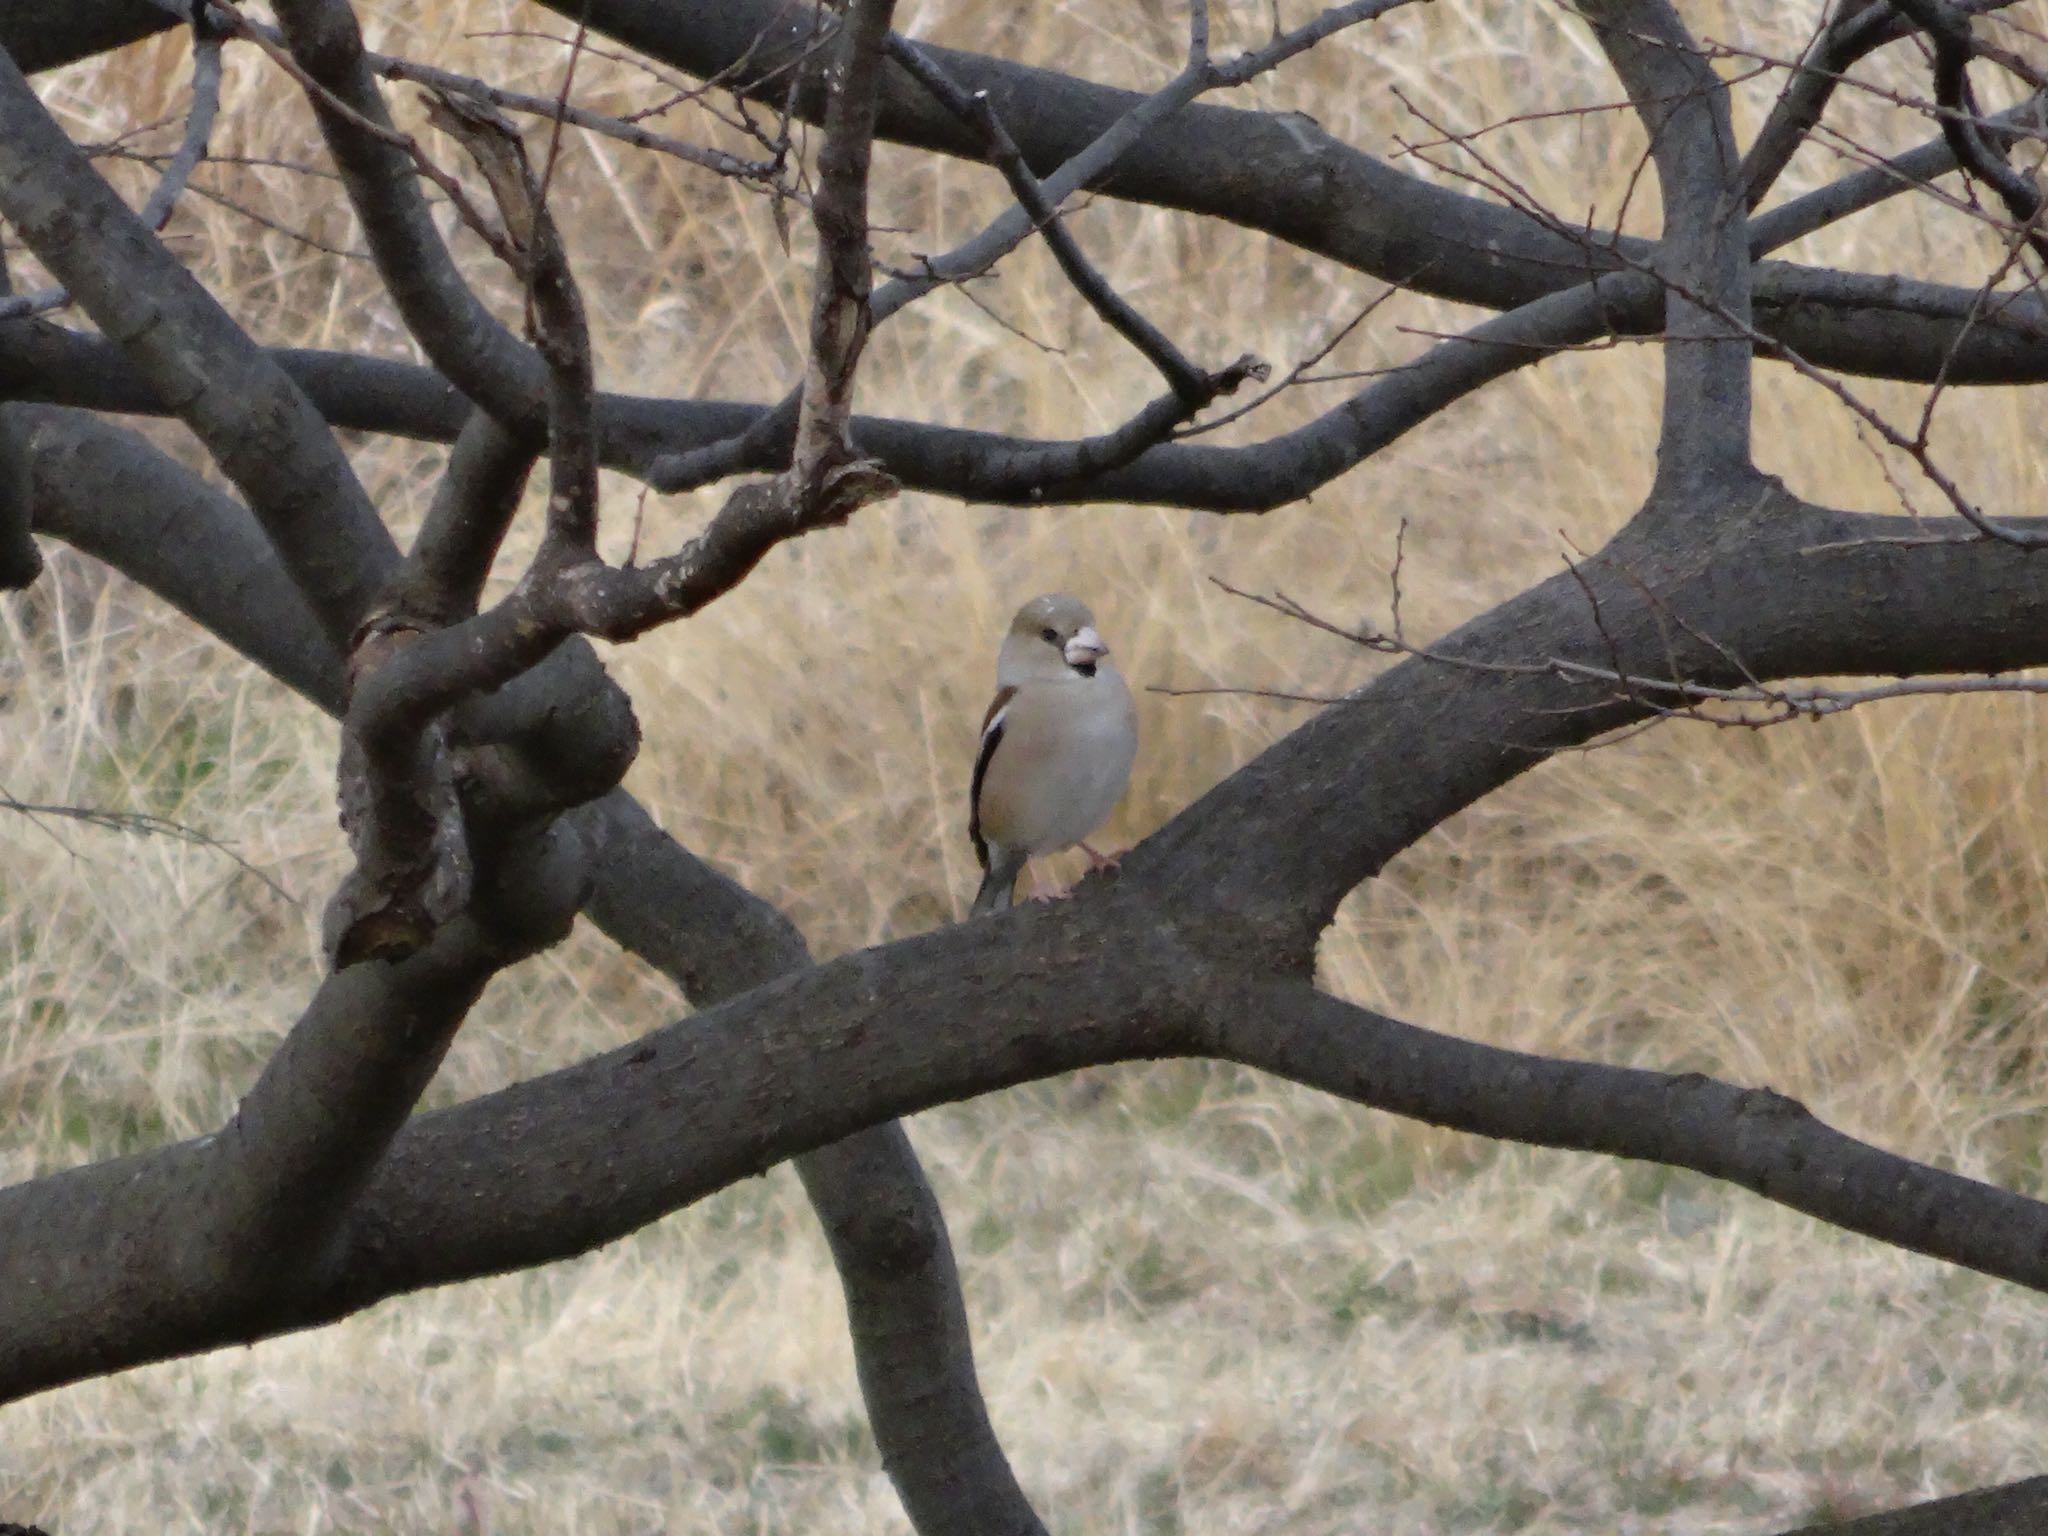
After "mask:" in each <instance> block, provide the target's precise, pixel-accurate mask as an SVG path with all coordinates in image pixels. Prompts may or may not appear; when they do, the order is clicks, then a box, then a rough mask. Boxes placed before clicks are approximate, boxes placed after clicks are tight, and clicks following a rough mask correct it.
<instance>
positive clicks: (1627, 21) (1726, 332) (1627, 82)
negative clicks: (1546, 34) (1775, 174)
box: [1578, 0, 1751, 492]
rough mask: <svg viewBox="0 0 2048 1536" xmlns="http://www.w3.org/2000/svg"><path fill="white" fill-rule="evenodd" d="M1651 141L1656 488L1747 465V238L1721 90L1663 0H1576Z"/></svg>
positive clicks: (1684, 485) (1690, 484)
mask: <svg viewBox="0 0 2048 1536" xmlns="http://www.w3.org/2000/svg"><path fill="white" fill-rule="evenodd" d="M1578 8H1579V11H1580V13H1581V14H1582V15H1583V16H1585V18H1586V19H1587V20H1588V21H1589V22H1591V23H1592V26H1593V35H1594V37H1596V38H1597V39H1598V40H1599V43H1600V46H1601V47H1602V48H1603V49H1605V50H1606V53H1607V59H1608V62H1609V63H1610V64H1612V65H1613V66H1614V71H1615V73H1616V74H1617V75H1619V76H1620V77H1621V83H1622V86H1623V88H1624V89H1626V90H1627V92H1628V96H1629V100H1630V101H1631V102H1633V103H1634V104H1635V109H1636V113H1637V115H1638V116H1640V117H1641V118H1642V120H1643V126H1644V127H1645V128H1646V129H1647V130H1648V132H1649V137H1650V153H1651V155H1652V156H1653V157H1654V158H1655V160H1656V163H1657V184H1658V186H1659V188H1660V189H1661V191H1662V195H1663V202H1664V233H1663V236H1662V238H1661V239H1659V241H1658V243H1657V255H1656V258H1655V264H1654V266H1653V268H1652V270H1654V271H1655V272H1656V273H1657V274H1658V276H1659V277H1660V278H1662V279H1663V281H1664V282H1665V283H1666V284H1667V291H1666V295H1665V319H1664V338H1665V340H1664V407H1663V410H1664V420H1663V427H1662V430H1661V431H1660V433H1659V436H1658V440H1657V483H1658V486H1659V488H1660V489H1664V488H1669V489H1672V490H1677V491H1680V492H1684V491H1687V490H1692V489H1696V488H1698V487H1701V486H1705V485H1708V484H1711V483H1713V482H1715V481H1717V480H1721V479H1724V478H1726V477H1729V476H1734V477H1737V478H1738V479H1739V478H1741V477H1742V476H1744V475H1746V474H1747V473H1748V472H1749V470H1750V456H1749V416H1750V405H1749V395H1750V388H1749V385H1750V366H1751V364H1750V342H1749V338H1748V336H1747V335H1744V334H1740V333H1739V332H1738V333H1735V334H1731V330H1732V327H1731V325H1730V320H1731V318H1732V319H1733V320H1734V321H1735V322H1736V323H1737V325H1740V326H1747V325H1748V323H1749V282H1750V259H1749V242H1748V237H1747V230H1746V227H1745V214H1746V205H1745V203H1744V201H1743V196H1742V190H1743V189H1742V180H1741V156H1740V153H1739V151H1738V150H1737V149H1736V147H1735V128H1734V125H1733V123H1732V122H1731V121H1730V119H1729V115H1728V88H1727V86H1725V85H1724V84H1722V82H1721V78H1720V76H1718V75H1716V74H1715V73H1714V69H1713V66H1712V65H1711V64H1709V63H1708V62H1707V60H1706V58H1705V56H1704V55H1702V54H1701V52H1700V50H1699V45H1698V44H1697V43H1695V42H1694V41H1693V39H1692V37H1691V35H1690V34H1689V33H1688V32H1687V31H1686V29H1685V23H1684V22H1682V21H1680V20H1679V18H1678V13H1677V12H1676V11H1675V10H1673V9H1672V8H1671V6H1670V5H1669V4H1668V3H1667V0H1579V7H1578Z"/></svg>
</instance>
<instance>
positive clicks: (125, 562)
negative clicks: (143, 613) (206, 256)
mask: <svg viewBox="0 0 2048 1536" xmlns="http://www.w3.org/2000/svg"><path fill="white" fill-rule="evenodd" d="M7 409H8V411H9V412H10V413H17V412H18V413H19V414H18V416H17V420H18V421H19V422H20V423H21V426H22V428H23V434H24V442H23V448H24V453H25V469H26V471H27V474H28V494H29V508H30V511H31V513H32V514H33V516H34V519H35V527H36V529H37V531H39V532H41V533H44V534H47V535H49V536H50V537H52V538H58V539H62V540H63V541H64V542H65V543H67V544H70V545H72V546H74V547H75V548H78V549H82V550H84V551H85V552H86V553H87V554H89V555H91V556H93V557H94V558H95V559H98V560H103V561H105V562H106V563H107V564H108V565H110V566H112V567H113V568H114V569H115V570H117V571H120V572H122V573H123V574H124V575H126V576H127V577H128V578H129V579H130V580H132V581H135V582H138V583H140V584H141V585H142V586H144V587H147V588H148V589H149V590H150V591H152V592H154V593H156V595H157V596H159V597H161V598H162V599H163V600H164V601H165V602H167V603H169V604H170V605H171V606H172V607H173V608H175V609H177V610H178V611H179V612H181V613H184V614H188V615H190V616H191V617H192V618H194V619H196V620H197V621H198V622H199V623H200V624H202V625H204V626H205V627H206V628H207V629H209V630H211V631H212V632H213V633H214V634H215V635H216V636H218V637H219V638H220V639H221V640H223V641H225V642H226V643H227V644H229V645H231V646H233V647H234V648H235V649H236V650H238V651H240V652H241V653H242V654H243V655H244V656H247V657H249V658H250V659H251V660H252V661H254V662H255V663H256V664H257V665H258V666H260V667H262V668H263V669H264V670H265V671H267V672H269V673H270V674H271V675H272V676H273V677H275V678H277V679H278V680H279V681H280V682H282V683H284V684H285V685H286V686H288V687H290V688H292V689H294V690H296V691H297V692H299V693H301V694H304V695H305V696H306V697H307V698H309V699H311V700H312V701H313V702H314V703H315V704H318V705H319V706H320V707H321V708H322V709H325V710H326V711H328V712H329V713H330V714H332V713H336V712H338V711H339V709H340V708H341V700H342V692H343V677H342V658H341V650H340V648H339V647H338V646H337V645H336V644H335V643H334V642H333V641H331V640H329V639H328V638H327V636H326V634H325V633H324V631H323V630H322V629H321V626H320V622H319V619H318V618H317V617H316V616H315V615H314V613H313V611H312V609H311V608H309V607H308V606H307V604H306V600H305V597H304V595H303V594H302V593H301V592H300V591H299V589H298V587H297V586H295V585H294V584H293V582H292V580H291V577H290V576H289V575H288V574H287V573H286V571H285V569H284V567H283V566H282V565H281V564H280V563H279V561H278V558H277V554H276V551H275V550H273V549H272V548H271V545H270V541H269V540H268V539H266V538H265V537H264V536H263V531H262V529H261V528H259V527H258V526H257V524H256V521H255V519H254V518H252V517H251V516H250V515H249V514H248V512H247V511H246V510H244V509H243V508H241V507H238V506H235V505H234V504H233V503H232V502H230V501H229V500H228V499H227V498H226V497H225V496H223V495H222V494H221V493H220V492H219V491H218V490H216V489H214V488H213V487H212V486H210V485H208V484H207V483H206V482H205V481H204V480H202V479H200V478H199V476H197V475H195V474H193V473H192V472H191V471H190V470H188V469H186V468H185V467H184V466H183V465H181V464H179V463H178V462H177V461H176V460H174V459H172V458H171V457H169V456H168V455H167V454H165V453H164V452H163V451H162V450H161V449H159V448H157V447H156V446H155V445H154V444H152V443H150V442H148V441H147V440H146V439H144V438H142V437H140V436H138V435H137V434H135V433H134V432H131V431H129V430H128V429H127V428H125V427H117V426H114V425H113V424H112V423H110V422H104V421H101V420H99V419H98V418H97V417H94V416H91V415H89V414H87V413H85V412H83V411H70V410H59V409H54V408H51V407H48V406H10V407H8V408H7Z"/></svg>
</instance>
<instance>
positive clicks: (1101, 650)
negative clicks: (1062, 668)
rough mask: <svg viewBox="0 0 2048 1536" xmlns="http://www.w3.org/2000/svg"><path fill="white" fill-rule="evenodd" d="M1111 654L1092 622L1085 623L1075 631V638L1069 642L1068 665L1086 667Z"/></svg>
mask: <svg viewBox="0 0 2048 1536" xmlns="http://www.w3.org/2000/svg"><path fill="white" fill-rule="evenodd" d="M1108 654H1109V647H1108V646H1106V645H1104V644H1103V643H1102V636H1100V635H1098V634H1097V633H1095V626H1094V625H1092V624H1086V625H1083V626H1082V627H1081V628H1080V629H1078V630H1076V631H1075V632H1074V638H1073V639H1071V640H1069V641H1068V642H1067V665H1068V666H1070V667H1085V666H1088V665H1090V664H1091V663H1094V662H1098V661H1100V660H1102V658H1103V657H1105V656H1107V655H1108Z"/></svg>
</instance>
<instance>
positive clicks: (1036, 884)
mask: <svg viewBox="0 0 2048 1536" xmlns="http://www.w3.org/2000/svg"><path fill="white" fill-rule="evenodd" d="M1073 894H1074V888H1073V887H1072V886H1071V885H1061V884H1060V883H1059V882H1058V881H1057V880H1052V881H1048V880H1047V879H1046V878H1045V877H1044V876H1043V875H1041V874H1039V872H1038V869H1037V867H1036V866H1033V868H1032V870H1031V894H1030V895H1029V896H1028V897H1026V898H1025V899H1026V900H1027V901H1065V900H1066V899H1067V898H1068V897H1069V896H1071V895H1073Z"/></svg>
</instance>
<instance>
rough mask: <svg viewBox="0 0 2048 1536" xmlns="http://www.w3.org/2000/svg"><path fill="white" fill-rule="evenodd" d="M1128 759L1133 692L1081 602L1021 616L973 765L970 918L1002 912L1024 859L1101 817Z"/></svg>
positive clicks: (1005, 650)
mask: <svg viewBox="0 0 2048 1536" xmlns="http://www.w3.org/2000/svg"><path fill="white" fill-rule="evenodd" d="M1137 751H1138V711H1137V708H1136V706H1135V705H1133V704H1132V702H1131V690H1130V689H1128V688H1126V687H1125V686H1124V680H1123V678H1122V676H1120V675H1119V674H1118V672H1117V670H1116V663H1115V662H1113V661H1111V660H1110V659H1109V647H1108V646H1106V645H1104V644H1103V643H1102V637H1101V636H1100V635H1098V634H1097V633H1096V632H1095V616H1094V615H1093V614H1091V613H1090V612H1089V611H1088V605H1087V604H1086V603H1084V602H1082V601H1081V600H1080V599H1079V598H1077V597H1068V596H1067V595H1066V594H1064V593H1057V592H1056V593H1052V594H1050V595H1048V596H1045V597H1034V598H1033V599H1031V601H1030V602H1028V603H1026V604H1025V605H1024V606H1023V607H1022V608H1019V609H1018V610H1017V617H1016V618H1014V619H1012V620H1011V621H1010V632H1009V633H1008V634H1007V635H1005V636H1004V637H1003V647H1002V650H1001V651H1000V652H999V653H998V654H997V656H996V696H995V702H993V703H992V704H990V705H989V707H988V715H987V717H986V718H985V719H984V720H983V721H982V725H981V751H980V752H979V753H978V754H976V756H975V759H974V787H973V789H972V791H971V792H970V795H969V815H968V820H967V835H968V836H969V837H970V838H972V839H973V841H974V853H975V857H976V858H978V859H980V860H981V867H982V868H983V869H984V870H986V871H987V874H986V875H985V876H984V877H983V879H982V882H981V890H980V892H979V893H978V894H977V895H976V896H975V898H974V915H975V916H977V917H978V916H980V915H981V914H982V913H984V912H1000V911H1001V910H1002V909H1003V908H1005V907H1007V906H1008V905H1009V904H1010V892H1011V888H1012V887H1013V886H1014V885H1015V884H1016V883H1017V876H1018V874H1019V873H1020V872H1021V871H1022V870H1023V868H1024V864H1025V861H1026V860H1028V859H1030V858H1031V857H1032V856H1033V855H1035V854H1042V853H1056V852H1058V851H1059V850H1060V849H1062V848H1071V847H1073V846H1074V845H1075V844H1076V843H1081V840H1082V839H1083V838H1085V837H1086V836H1087V835H1088V834H1089V833H1090V832H1093V831H1094V830H1095V829H1096V828H1097V827H1099V826H1101V825H1102V824H1103V822H1105V821H1107V820H1108V819H1109V813H1110V812H1111V811H1112V810H1114V809H1115V808H1116V803H1117V801H1118V800H1120V799H1122V798H1123V793H1124V786H1125V784H1127V783H1128V782H1129V781H1130V777H1131V760H1132V758H1134V757H1135V756H1136V755H1137ZM1082 846H1083V847H1084V848H1085V847H1087V845H1086V844H1085V843H1082ZM1089 852H1090V854H1091V856H1093V855H1094V850H1093V849H1090V850H1089Z"/></svg>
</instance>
